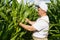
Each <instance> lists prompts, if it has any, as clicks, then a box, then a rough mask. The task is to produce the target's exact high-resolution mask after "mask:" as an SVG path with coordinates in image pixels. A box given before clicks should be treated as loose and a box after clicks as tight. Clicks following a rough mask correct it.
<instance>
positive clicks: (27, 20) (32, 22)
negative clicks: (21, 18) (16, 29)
mask: <svg viewBox="0 0 60 40" xmlns="http://www.w3.org/2000/svg"><path fill="white" fill-rule="evenodd" d="M26 22H28V23H29V24H31V25H32V24H34V23H35V22H34V21H30V20H29V19H27V18H26Z"/></svg>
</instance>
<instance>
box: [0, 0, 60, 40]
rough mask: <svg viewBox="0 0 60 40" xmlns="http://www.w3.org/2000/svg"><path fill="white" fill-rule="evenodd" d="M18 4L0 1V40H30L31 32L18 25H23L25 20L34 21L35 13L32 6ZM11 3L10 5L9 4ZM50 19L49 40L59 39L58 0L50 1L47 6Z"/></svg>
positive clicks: (9, 0) (13, 0) (59, 16)
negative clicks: (21, 23) (20, 23)
mask: <svg viewBox="0 0 60 40" xmlns="http://www.w3.org/2000/svg"><path fill="white" fill-rule="evenodd" d="M23 1H24V0H22V1H21V3H20V4H19V3H18V2H17V0H0V40H31V32H28V31H27V30H25V29H23V28H21V27H20V26H19V25H18V23H19V22H23V23H24V24H27V23H25V18H29V19H30V20H32V21H33V20H36V19H37V18H38V15H37V11H36V10H35V8H34V6H33V4H32V5H30V6H29V3H26V5H24V3H23ZM11 2H12V3H11ZM48 5H49V9H48V12H47V13H48V15H49V17H50V30H49V40H59V39H60V25H59V24H60V0H56V1H55V3H54V0H51V3H50V4H48Z"/></svg>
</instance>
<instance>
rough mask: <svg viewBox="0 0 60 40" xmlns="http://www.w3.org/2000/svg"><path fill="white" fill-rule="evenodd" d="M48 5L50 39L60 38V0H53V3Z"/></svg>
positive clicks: (56, 39)
mask: <svg viewBox="0 0 60 40" xmlns="http://www.w3.org/2000/svg"><path fill="white" fill-rule="evenodd" d="M48 5H49V9H48V15H49V17H50V31H49V37H50V40H60V0H51V3H50V4H48Z"/></svg>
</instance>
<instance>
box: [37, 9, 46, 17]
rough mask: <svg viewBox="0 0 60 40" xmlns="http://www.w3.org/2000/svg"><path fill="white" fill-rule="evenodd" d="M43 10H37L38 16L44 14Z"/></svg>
mask: <svg viewBox="0 0 60 40" xmlns="http://www.w3.org/2000/svg"><path fill="white" fill-rule="evenodd" d="M44 12H45V11H44V10H42V9H41V8H38V15H39V16H42V15H43V14H44Z"/></svg>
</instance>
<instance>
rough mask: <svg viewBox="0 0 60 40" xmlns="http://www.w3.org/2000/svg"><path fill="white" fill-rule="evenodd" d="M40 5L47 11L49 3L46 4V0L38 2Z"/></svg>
mask: <svg viewBox="0 0 60 40" xmlns="http://www.w3.org/2000/svg"><path fill="white" fill-rule="evenodd" d="M38 6H39V7H40V8H41V9H42V10H44V11H46V12H47V10H48V6H47V4H46V3H45V2H40V3H39V4H38Z"/></svg>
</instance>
